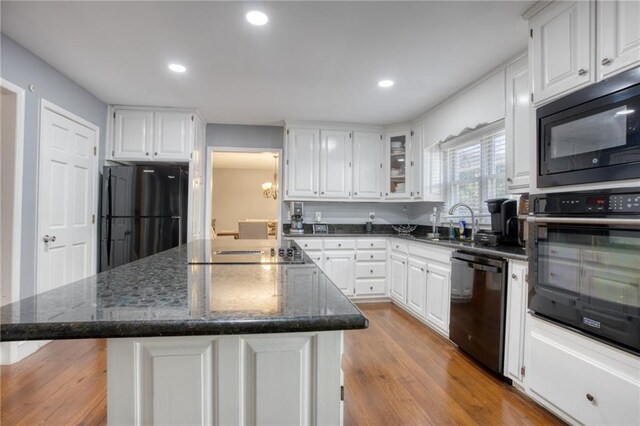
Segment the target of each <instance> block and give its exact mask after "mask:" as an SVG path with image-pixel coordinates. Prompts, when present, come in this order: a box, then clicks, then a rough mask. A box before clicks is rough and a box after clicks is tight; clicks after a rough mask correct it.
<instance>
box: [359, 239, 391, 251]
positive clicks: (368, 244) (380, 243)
mask: <svg viewBox="0 0 640 426" xmlns="http://www.w3.org/2000/svg"><path fill="white" fill-rule="evenodd" d="M356 247H357V248H359V249H381V250H384V249H386V248H387V245H386V242H385V240H377V239H375V240H374V239H373V238H361V239H359V240H356Z"/></svg>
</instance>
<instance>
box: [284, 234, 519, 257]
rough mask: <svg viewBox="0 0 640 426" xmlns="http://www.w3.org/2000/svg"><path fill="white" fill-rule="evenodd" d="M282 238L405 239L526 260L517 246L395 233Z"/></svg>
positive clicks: (285, 235) (297, 235)
mask: <svg viewBox="0 0 640 426" xmlns="http://www.w3.org/2000/svg"><path fill="white" fill-rule="evenodd" d="M283 236H284V237H286V238H308V237H312V238H327V237H329V238H331V237H336V238H340V237H342V238H387V237H392V238H401V239H405V240H408V241H416V242H420V243H425V244H432V245H435V246H440V247H448V248H454V249H464V250H468V251H471V252H475V253H480V254H487V255H490V256H499V257H504V258H507V259H514V260H522V261H527V260H528V256H527V251H526V250H525V249H524V248H523V247H519V246H496V247H492V246H485V245H482V244H476V243H471V242H466V241H459V240H449V239H439V240H434V239H429V238H427V237H424V236H413V235H409V236H404V235H399V234H397V233H390V232H372V233H366V232H360V233H358V232H347V233H338V232H334V233H329V234H309V233H305V234H291V233H283Z"/></svg>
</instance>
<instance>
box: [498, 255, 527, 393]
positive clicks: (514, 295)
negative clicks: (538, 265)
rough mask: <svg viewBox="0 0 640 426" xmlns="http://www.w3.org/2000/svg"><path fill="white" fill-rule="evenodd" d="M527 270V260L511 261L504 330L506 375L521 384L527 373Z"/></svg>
mask: <svg viewBox="0 0 640 426" xmlns="http://www.w3.org/2000/svg"><path fill="white" fill-rule="evenodd" d="M527 270H528V266H527V264H526V263H525V262H517V261H512V260H510V261H509V272H508V278H507V309H506V318H505V332H504V339H505V341H504V375H505V376H506V377H508V378H510V379H511V380H513V381H514V382H515V383H517V384H519V385H523V380H524V373H525V370H524V350H525V333H526V329H525V321H526V317H527V286H528V284H527Z"/></svg>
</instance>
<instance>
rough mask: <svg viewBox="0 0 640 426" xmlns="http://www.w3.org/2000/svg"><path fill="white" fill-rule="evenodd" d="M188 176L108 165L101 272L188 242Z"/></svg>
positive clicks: (177, 170)
mask: <svg viewBox="0 0 640 426" xmlns="http://www.w3.org/2000/svg"><path fill="white" fill-rule="evenodd" d="M188 193H189V172H188V169H187V168H186V167H181V166H155V165H154V166H105V167H104V170H103V174H102V216H101V221H100V225H101V229H100V234H101V236H100V271H106V270H108V269H112V268H115V267H116V266H120V265H124V264H125V263H129V262H133V261H134V260H137V259H141V258H143V257H146V256H150V255H152V254H155V253H159V252H161V251H164V250H167V249H170V248H172V247H176V246H178V245H180V244H183V243H185V242H186V241H187V208H188Z"/></svg>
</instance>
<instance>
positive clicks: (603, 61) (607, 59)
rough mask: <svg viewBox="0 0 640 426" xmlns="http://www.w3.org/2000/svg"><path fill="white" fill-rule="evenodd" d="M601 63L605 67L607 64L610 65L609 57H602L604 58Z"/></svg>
mask: <svg viewBox="0 0 640 426" xmlns="http://www.w3.org/2000/svg"><path fill="white" fill-rule="evenodd" d="M602 65H604V66H605V67H606V66H607V65H611V59H609V58H604V59H603V60H602Z"/></svg>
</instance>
